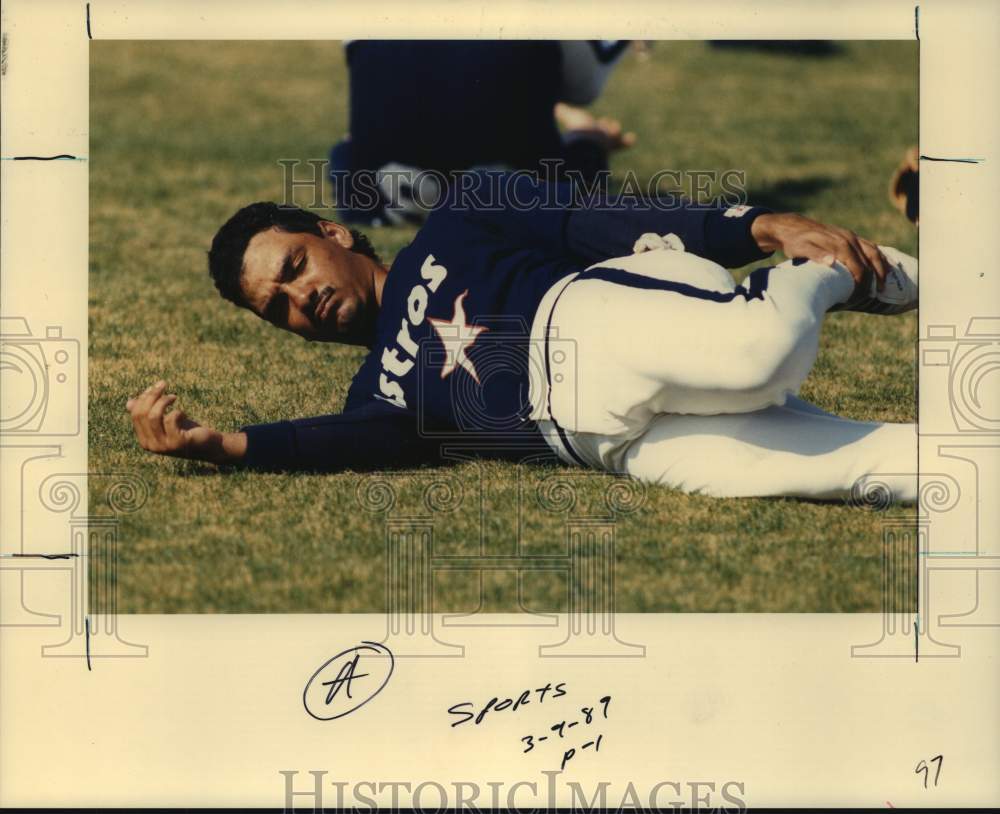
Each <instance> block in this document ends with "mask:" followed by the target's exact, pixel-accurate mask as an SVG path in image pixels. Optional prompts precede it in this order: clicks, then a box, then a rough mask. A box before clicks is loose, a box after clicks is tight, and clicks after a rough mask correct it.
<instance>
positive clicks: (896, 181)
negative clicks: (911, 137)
mask: <svg viewBox="0 0 1000 814" xmlns="http://www.w3.org/2000/svg"><path fill="white" fill-rule="evenodd" d="M889 200H890V201H892V205H893V206H895V207H896V209H898V210H899V211H900V212H902V213H903V214H904V215H906V217H907V218H909V219H910V220H911V221H913V223H917V222H918V221H919V220H920V156H919V154H918V152H917V148H916V147H910V148H909V149H908V150H907V151H906V154H905V155H904V156H903V160H902V161H901V162H900V164H899V166H898V167H896V171H895V172H894V173H893V174H892V178H890V179H889Z"/></svg>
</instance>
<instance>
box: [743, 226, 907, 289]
mask: <svg viewBox="0 0 1000 814" xmlns="http://www.w3.org/2000/svg"><path fill="white" fill-rule="evenodd" d="M750 233H751V234H752V235H753V237H754V240H756V241H757V245H758V246H760V248H761V251H765V252H773V251H775V250H776V249H781V251H782V252H784V254H785V256H786V257H789V258H793V257H805V258H806V259H807V260H815V261H816V262H817V263H822V262H824V258H827V257H829V256H830V255H832V256H833V257H834V259H836V260H839V261H840V262H841V263H843V264H844V265H845V266H847V268H848V270H849V271H850V272H851V276H852V277H854V282H855V283H856V284H858V285H860V284H862V283H864V282H865V281H866V280H869V279H871V277H870V276H869V275H872V274H874V275H875V277H876V278H877V279H878V290H879V291H881V290H882V288H883V287H884V285H885V275H886V274H887V273H888V271H889V261H888V260H887V259H886V258H885V255H883V254H882V252H881V251H880V250H879V247H878V246H876V245H875V244H874V243H872V242H871V241H870V240H865V239H864V238H863V237H858V236H857V235H856V234H854V232H852V231H850V230H849V229H841V228H840V227H839V226H827V225H826V224H825V223H820V222H819V221H815V220H813V219H812V218H807V217H804V216H802V215H794V214H791V213H784V214H765V215H760V216H758V217H757V218H755V219H754V222H753V223H752V224H751V225H750Z"/></svg>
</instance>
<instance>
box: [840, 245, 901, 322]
mask: <svg viewBox="0 0 1000 814" xmlns="http://www.w3.org/2000/svg"><path fill="white" fill-rule="evenodd" d="M879 248H880V249H881V250H882V254H884V255H885V257H886V259H887V260H888V261H889V272H888V274H886V276H885V288H883V289H882V290H881V291H879V290H878V281H877V280H876V279H875V277H874V276H873V277H872V281H871V288H870V289H869V290H868V291H864V290H863V289H862V290H861V291H855V292H854V294H853V295H852V296H851V298H850V299H849V300H847V302H844V303H841V304H839V305H836V306H834V307H833V308H831V309H830V310H831V311H861V312H863V313H866V314H902V313H905V312H906V311H912V310H913V309H914V308H916V307H917V302H918V299H919V296H918V289H917V259H916V258H915V257H910V256H909V255H908V254H903V253H902V252H901V251H899V250H898V249H894V248H892V247H891V246H879Z"/></svg>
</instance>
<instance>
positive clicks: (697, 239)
mask: <svg viewBox="0 0 1000 814" xmlns="http://www.w3.org/2000/svg"><path fill="white" fill-rule="evenodd" d="M494 188H496V187H494ZM499 190H500V191H501V193H502V195H501V200H500V204H501V206H500V211H492V212H490V211H484V212H476V211H473V212H472V213H471V214H470V217H472V218H474V219H475V220H476V221H477V222H480V223H482V224H483V225H484V226H486V227H487V228H491V229H494V230H496V231H499V232H502V233H504V234H509V235H513V236H515V237H517V238H518V239H520V240H524V241H527V242H531V243H534V244H536V245H541V246H545V247H546V248H548V249H550V250H552V251H557V252H560V253H564V254H567V255H569V256H571V257H573V258H574V259H575V260H577V261H578V262H580V263H581V264H583V265H591V264H593V263H599V262H601V261H603V260H607V259H608V258H609V257H620V256H622V255H627V254H631V253H632V247H633V245H634V244H635V241H636V240H637V239H638V238H639V237H640V236H641V235H643V234H645V233H647V232H652V233H654V234H657V235H665V234H669V233H671V232H672V233H674V234H676V235H677V236H678V237H680V239H681V240H682V241H683V242H684V246H685V249H686V250H687V251H689V252H691V253H692V254H696V255H698V256H699V257H705V258H707V259H709V260H713V261H715V262H716V263H718V264H719V265H722V266H726V267H727V268H735V267H739V266H743V265H746V264H747V263H752V262H754V261H756V260H761V259H763V258H765V257H767V256H769V255H770V254H772V253H773V252H774V251H776V250H778V249H780V250H781V251H783V252H784V253H785V255H786V256H787V257H805V258H807V259H809V260H815V261H818V262H822V261H823V260H824V259H825V258H826V257H827V256H833V257H834V258H835V259H837V260H839V261H840V262H842V263H843V264H844V265H846V266H847V268H848V269H849V270H850V272H851V274H852V275H853V276H854V279H855V281H857V282H859V283H860V282H861V281H863V280H864V279H865V278H866V276H867V275H868V274H872V273H874V274H875V275H876V276H877V277H878V279H879V288H881V286H882V281H883V280H884V278H885V274H886V272H887V271H888V261H887V260H886V259H885V258H884V257H883V256H882V253H881V252H880V251H879V249H878V247H877V246H876V245H875V244H874V243H872V242H871V241H869V240H865V239H863V238H860V237H858V236H857V235H856V234H854V233H853V232H851V231H849V230H847V229H841V228H839V227H836V226H828V225H826V224H823V223H819V222H818V221H815V220H812V219H810V218H806V217H803V216H802V215H796V214H791V213H774V212H771V211H770V210H769V209H765V208H763V207H726V206H712V207H709V206H702V205H697V204H693V203H689V202H682V201H680V200H678V199H676V198H660V199H657V201H658V202H657V203H653V202H650V201H642V200H636V199H635V198H625V197H623V198H622V200H616V199H613V198H611V199H609V198H608V197H606V196H605V197H597V196H595V197H594V199H592V200H589V201H586V204H587V205H586V206H576V205H567V204H568V203H569V202H570V201H574V200H575V199H574V196H573V191H572V189H571V188H570V186H569V185H568V184H543V183H538V182H536V181H534V180H533V179H532V178H530V177H529V176H528V175H524V174H514V175H512V176H508V178H507V179H505V180H504V183H503V184H501V185H499Z"/></svg>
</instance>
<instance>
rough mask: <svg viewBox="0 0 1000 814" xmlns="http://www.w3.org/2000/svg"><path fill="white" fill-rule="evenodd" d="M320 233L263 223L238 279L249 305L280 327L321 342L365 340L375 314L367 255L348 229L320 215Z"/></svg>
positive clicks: (358, 341) (251, 245)
mask: <svg viewBox="0 0 1000 814" xmlns="http://www.w3.org/2000/svg"><path fill="white" fill-rule="evenodd" d="M319 225H320V228H321V230H322V231H323V234H322V236H320V235H314V234H309V233H306V232H284V231H282V230H281V229H279V228H277V227H272V228H270V229H265V230H264V231H263V232H259V233H257V234H256V235H254V236H253V238H251V240H250V242H249V244H248V245H247V248H246V251H245V252H244V254H243V274H242V276H241V278H240V284H241V286H242V288H243V294H244V296H245V297H246V300H247V303H248V304H249V305H250V308H251V310H252V311H253V312H254V313H255V314H257V316H259V317H261V318H263V319H266V320H267V321H268V322H270V323H271V324H273V325H276V326H277V327H279V328H284V329H285V330H286V331H291V332H292V333H296V334H298V335H299V336H302V337H304V338H306V339H310V340H318V341H321V342H347V343H351V344H363V343H364V342H365V341H366V339H367V338H368V335H369V334H370V332H371V329H372V325H373V323H374V316H375V307H376V303H375V296H374V293H375V292H374V287H373V279H372V273H371V268H370V267H369V263H370V262H371V261H369V260H368V259H367V258H365V257H362V256H361V255H359V254H357V253H356V252H352V251H351V246H352V245H353V242H354V241H353V238H352V237H351V233H350V231H349V230H348V229H346V228H344V227H343V226H341V225H339V224H336V223H332V222H330V221H321V222H320V224H319Z"/></svg>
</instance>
